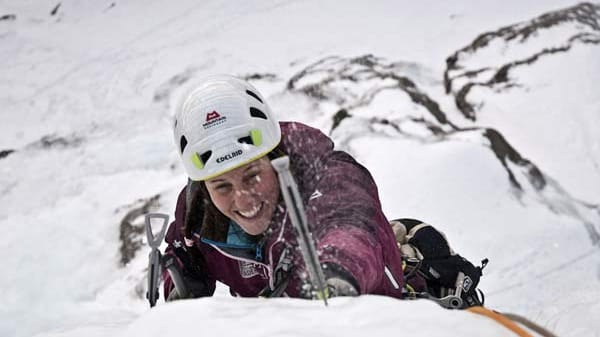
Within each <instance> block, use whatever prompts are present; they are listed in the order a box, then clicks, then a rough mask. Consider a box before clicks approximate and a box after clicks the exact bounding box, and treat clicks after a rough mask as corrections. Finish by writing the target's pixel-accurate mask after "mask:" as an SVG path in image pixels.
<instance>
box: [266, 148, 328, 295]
mask: <svg viewBox="0 0 600 337" xmlns="http://www.w3.org/2000/svg"><path fill="white" fill-rule="evenodd" d="M271 164H272V165H273V167H274V168H275V170H276V171H277V173H278V176H279V187H280V189H281V193H282V194H283V200H284V201H285V204H286V206H287V210H288V214H289V216H290V219H291V221H292V225H293V226H294V228H295V229H296V232H297V235H298V243H299V245H300V251H301V253H302V258H303V259H304V263H305V264H306V269H307V271H308V275H309V279H310V283H311V287H312V289H311V290H312V294H311V295H312V297H313V298H322V299H323V301H324V302H325V305H327V293H326V291H327V289H326V288H325V278H324V276H323V269H322V268H321V264H320V262H319V258H318V255H317V249H316V248H315V242H314V240H313V237H312V234H311V232H310V229H309V228H308V224H307V220H306V213H305V211H304V205H303V204H302V198H301V197H300V193H299V192H298V186H297V185H296V182H295V181H294V177H292V173H291V172H290V159H289V157H287V156H284V157H280V158H277V159H274V160H272V161H271Z"/></svg>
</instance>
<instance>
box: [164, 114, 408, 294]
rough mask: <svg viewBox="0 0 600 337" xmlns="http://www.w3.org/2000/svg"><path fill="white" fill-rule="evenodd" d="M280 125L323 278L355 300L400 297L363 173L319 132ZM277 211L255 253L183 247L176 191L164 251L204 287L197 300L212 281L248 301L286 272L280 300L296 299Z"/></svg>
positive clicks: (391, 250) (393, 257)
mask: <svg viewBox="0 0 600 337" xmlns="http://www.w3.org/2000/svg"><path fill="white" fill-rule="evenodd" d="M280 125H281V131H282V143H281V145H280V147H281V148H282V150H283V151H284V152H285V153H286V154H287V155H288V156H289V157H290V163H291V170H292V174H293V175H294V178H295V180H296V182H297V184H298V188H299V190H300V194H301V196H302V199H303V201H304V205H305V209H306V212H307V220H308V224H309V225H310V228H311V231H312V233H313V237H314V238H315V241H316V245H317V250H318V252H319V259H320V261H321V263H323V264H325V265H326V266H328V268H326V270H324V272H325V274H326V275H327V274H332V273H333V274H334V273H336V272H342V273H343V274H344V275H345V276H348V277H349V278H350V280H351V282H352V283H354V285H355V286H356V287H357V288H358V291H359V293H361V294H378V295H387V296H392V297H397V298H400V297H401V294H402V286H403V273H402V260H401V256H400V253H399V250H398V247H397V245H396V240H395V237H394V234H393V232H392V229H391V227H390V225H389V223H388V220H387V219H386V217H385V216H384V215H383V212H382V210H381V204H380V202H379V197H378V192H377V186H376V185H375V182H374V181H373V178H372V177H371V175H370V173H369V171H368V170H367V169H366V168H364V167H363V166H362V165H360V164H358V163H357V162H356V161H355V160H354V159H353V158H352V157H351V156H350V155H349V154H347V153H345V152H342V151H334V150H333V146H334V145H333V142H332V141H331V139H329V137H327V136H326V135H324V134H323V133H322V132H321V131H319V130H317V129H314V128H311V127H308V126H306V125H304V124H301V123H296V122H281V123H280ZM285 209H286V208H285V204H284V203H283V201H281V202H280V204H279V205H278V207H277V209H276V211H275V213H274V215H273V219H272V221H271V224H270V227H269V230H268V231H267V234H266V235H265V238H264V239H263V241H262V242H261V245H260V246H259V247H258V248H256V249H255V251H253V250H251V249H250V250H249V249H248V248H245V249H243V248H239V247H235V246H234V247H232V246H230V245H227V244H226V243H219V242H212V241H207V240H201V239H198V238H195V239H194V241H193V245H192V246H188V247H187V248H186V247H185V246H186V245H185V244H183V243H184V242H185V239H184V237H183V226H184V224H183V221H184V217H185V214H186V188H184V190H183V191H182V192H181V194H180V195H179V199H178V201H177V207H176V211H175V221H174V222H173V223H171V225H170V227H169V230H168V233H167V237H166V241H167V243H168V244H169V246H168V248H167V250H166V252H167V254H176V255H177V257H178V260H179V261H180V262H181V265H182V266H183V269H184V273H185V275H186V276H187V277H191V278H196V279H198V278H200V279H201V281H202V282H203V285H204V286H203V290H202V291H200V293H198V292H196V295H197V296H210V295H212V294H213V292H214V287H215V281H220V282H222V283H224V284H226V285H228V286H229V287H230V290H231V293H232V294H235V295H238V296H245V297H256V296H259V295H260V293H261V291H263V290H264V289H268V288H269V287H273V286H274V285H275V283H276V278H277V277H279V275H281V273H280V270H287V269H289V267H291V271H290V272H289V273H288V274H287V275H289V278H288V280H289V283H288V285H287V287H286V288H285V293H284V295H287V296H290V297H300V296H301V287H302V285H303V284H304V282H306V273H305V272H304V271H305V269H304V264H303V262H302V255H301V253H300V250H299V249H298V245H297V241H296V236H295V234H294V229H293V227H292V224H291V222H290V220H289V218H288V217H287V213H286V211H285ZM188 243H191V242H190V240H189V239H188ZM192 252H193V254H191V255H194V256H196V258H194V259H189V258H188V257H187V256H186V255H190V253H192ZM282 256H283V258H282ZM198 257H200V258H198ZM282 261H283V262H282ZM164 276H165V285H164V290H165V294H168V293H169V291H170V290H171V289H172V287H173V284H172V281H171V279H170V277H169V275H168V274H167V273H165V274H164Z"/></svg>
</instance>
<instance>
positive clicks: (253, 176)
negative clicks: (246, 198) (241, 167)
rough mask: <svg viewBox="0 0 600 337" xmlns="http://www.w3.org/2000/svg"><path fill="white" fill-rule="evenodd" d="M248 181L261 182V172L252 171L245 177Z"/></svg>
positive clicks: (252, 182) (251, 182)
mask: <svg viewBox="0 0 600 337" xmlns="http://www.w3.org/2000/svg"><path fill="white" fill-rule="evenodd" d="M245 180H246V182H247V183H250V184H255V183H258V182H260V172H250V173H249V174H248V175H246V178H245Z"/></svg>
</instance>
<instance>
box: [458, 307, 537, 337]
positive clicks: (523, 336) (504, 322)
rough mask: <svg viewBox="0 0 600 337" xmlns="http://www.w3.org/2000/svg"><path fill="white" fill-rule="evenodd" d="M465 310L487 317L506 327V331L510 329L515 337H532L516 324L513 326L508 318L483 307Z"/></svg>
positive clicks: (513, 323)
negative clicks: (516, 336) (517, 336)
mask: <svg viewBox="0 0 600 337" xmlns="http://www.w3.org/2000/svg"><path fill="white" fill-rule="evenodd" d="M467 310H468V311H470V312H472V313H475V314H479V315H483V316H487V317H489V318H491V319H493V320H495V321H496V322H498V323H500V324H502V325H504V326H505V327H507V328H508V329H510V330H511V331H513V332H514V333H516V334H517V335H519V336H521V337H533V335H531V334H530V333H529V332H527V331H525V329H523V328H521V327H520V326H518V325H517V324H515V322H513V321H511V320H510V319H509V318H508V317H506V316H504V315H502V314H500V313H498V312H496V311H492V310H490V309H486V308H484V307H470V308H467Z"/></svg>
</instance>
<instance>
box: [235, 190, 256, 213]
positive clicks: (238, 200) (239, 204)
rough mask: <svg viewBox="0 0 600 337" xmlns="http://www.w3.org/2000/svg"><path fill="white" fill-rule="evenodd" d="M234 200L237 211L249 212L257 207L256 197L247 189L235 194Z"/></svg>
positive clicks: (237, 191)
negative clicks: (248, 210)
mask: <svg viewBox="0 0 600 337" xmlns="http://www.w3.org/2000/svg"><path fill="white" fill-rule="evenodd" d="M233 200H234V205H235V207H236V208H237V209H241V210H247V209H249V208H252V207H254V206H255V203H256V196H254V195H253V193H251V192H250V191H248V190H246V189H237V190H235V192H234V194H233Z"/></svg>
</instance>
